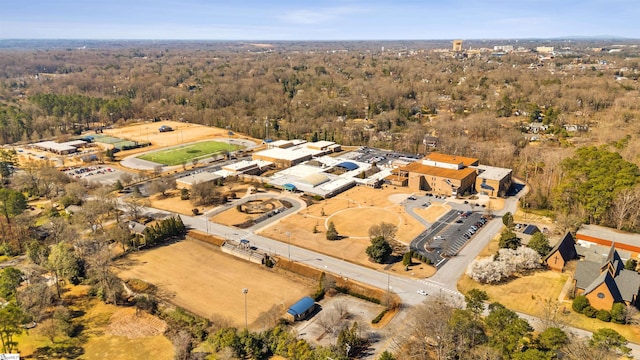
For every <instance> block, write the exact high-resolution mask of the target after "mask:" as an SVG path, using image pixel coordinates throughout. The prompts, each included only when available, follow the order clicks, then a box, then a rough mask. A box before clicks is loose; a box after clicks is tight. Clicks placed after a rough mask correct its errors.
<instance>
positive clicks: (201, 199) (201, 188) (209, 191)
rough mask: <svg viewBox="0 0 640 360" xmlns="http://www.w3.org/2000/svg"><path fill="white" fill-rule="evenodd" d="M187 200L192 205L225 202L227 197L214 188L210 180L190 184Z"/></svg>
mask: <svg viewBox="0 0 640 360" xmlns="http://www.w3.org/2000/svg"><path fill="white" fill-rule="evenodd" d="M189 200H190V201H191V203H192V204H193V205H196V206H199V205H214V204H223V203H225V202H227V198H226V197H225V196H222V195H221V194H220V192H219V191H217V190H216V186H215V185H213V184H211V183H210V182H203V183H196V184H193V185H192V186H191V195H190V196H189Z"/></svg>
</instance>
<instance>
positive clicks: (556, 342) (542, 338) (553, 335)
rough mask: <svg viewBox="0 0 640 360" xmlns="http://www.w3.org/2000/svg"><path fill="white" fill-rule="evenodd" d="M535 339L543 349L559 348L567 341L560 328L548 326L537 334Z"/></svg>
mask: <svg viewBox="0 0 640 360" xmlns="http://www.w3.org/2000/svg"><path fill="white" fill-rule="evenodd" d="M537 341H538V344H539V345H540V347H541V348H542V349H543V350H547V351H549V350H559V349H560V348H562V347H563V346H564V345H565V344H567V343H568V342H569V337H568V336H567V333H565V332H564V331H562V330H561V329H560V328H557V327H549V328H546V329H545V330H544V331H543V332H541V333H540V335H538V339H537Z"/></svg>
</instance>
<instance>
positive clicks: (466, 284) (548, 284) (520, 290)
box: [458, 271, 571, 316]
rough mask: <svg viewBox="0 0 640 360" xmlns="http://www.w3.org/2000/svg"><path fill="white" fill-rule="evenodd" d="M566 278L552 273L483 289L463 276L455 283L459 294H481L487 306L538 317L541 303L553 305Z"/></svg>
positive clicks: (484, 286)
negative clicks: (474, 291) (491, 304)
mask: <svg viewBox="0 0 640 360" xmlns="http://www.w3.org/2000/svg"><path fill="white" fill-rule="evenodd" d="M568 277H569V275H568V274H564V273H562V274H561V273H557V272H555V271H538V272H535V273H533V274H531V275H526V276H521V277H517V278H515V279H513V280H509V281H507V282H505V283H502V284H497V285H486V284H480V283H477V282H475V281H474V280H472V279H471V278H469V277H468V276H466V275H464V276H463V277H462V278H460V281H459V282H458V290H460V292H462V293H466V292H467V291H469V290H471V289H480V290H484V291H486V292H487V294H488V295H489V301H490V302H494V301H497V302H499V303H501V304H503V305H504V306H506V307H508V308H509V309H512V310H515V311H520V312H523V313H528V314H532V315H536V316H540V315H541V306H542V304H541V302H542V301H544V300H547V299H553V300H554V301H557V300H558V296H559V295H560V291H562V287H563V286H564V284H565V283H566V282H567V278H568ZM570 307H571V304H568V308H570Z"/></svg>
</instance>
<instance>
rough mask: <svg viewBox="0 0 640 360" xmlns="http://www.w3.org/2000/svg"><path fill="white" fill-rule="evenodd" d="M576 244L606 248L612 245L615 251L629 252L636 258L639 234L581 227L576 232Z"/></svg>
mask: <svg viewBox="0 0 640 360" xmlns="http://www.w3.org/2000/svg"><path fill="white" fill-rule="evenodd" d="M576 242H577V243H578V244H579V245H582V244H586V243H593V244H598V245H603V246H607V247H608V246H611V245H612V244H613V245H614V246H615V248H616V249H620V250H626V251H629V252H630V253H631V256H632V257H637V256H638V254H640V235H639V234H632V233H628V232H624V231H620V230H616V229H613V228H608V227H604V226H598V225H582V226H581V227H580V229H578V231H577V232H576Z"/></svg>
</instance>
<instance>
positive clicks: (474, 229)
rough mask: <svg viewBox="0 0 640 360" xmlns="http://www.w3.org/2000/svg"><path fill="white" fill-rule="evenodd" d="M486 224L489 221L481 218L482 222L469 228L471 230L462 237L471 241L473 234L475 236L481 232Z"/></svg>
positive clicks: (479, 221)
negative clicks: (477, 232)
mask: <svg viewBox="0 0 640 360" xmlns="http://www.w3.org/2000/svg"><path fill="white" fill-rule="evenodd" d="M486 223H487V219H485V218H480V220H478V221H477V222H476V223H475V224H473V225H471V227H469V229H468V230H467V231H466V232H465V233H464V234H462V236H464V238H465V239H471V237H472V236H473V234H475V233H476V231H478V230H480V228H481V227H483V226H484V224H486Z"/></svg>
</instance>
